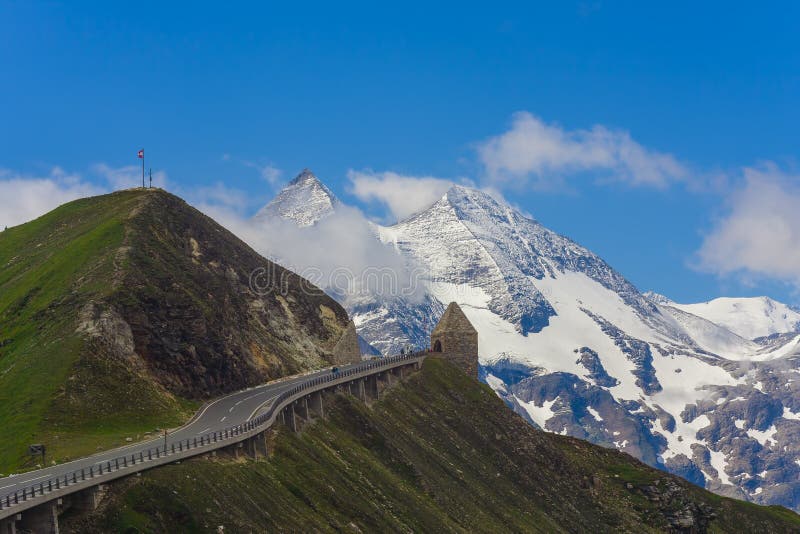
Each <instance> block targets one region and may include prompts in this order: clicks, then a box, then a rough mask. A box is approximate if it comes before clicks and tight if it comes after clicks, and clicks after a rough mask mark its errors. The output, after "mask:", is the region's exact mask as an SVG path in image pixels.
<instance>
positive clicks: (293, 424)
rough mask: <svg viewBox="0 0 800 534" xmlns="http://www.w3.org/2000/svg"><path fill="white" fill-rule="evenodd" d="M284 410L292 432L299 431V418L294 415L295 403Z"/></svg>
mask: <svg viewBox="0 0 800 534" xmlns="http://www.w3.org/2000/svg"><path fill="white" fill-rule="evenodd" d="M283 411H284V412H285V413H284V418H285V419H286V426H288V427H289V429H290V430H291V431H292V432H297V418H296V417H295V415H294V403H292V404H290V405H289V406H287V407H286V408H284V410H283Z"/></svg>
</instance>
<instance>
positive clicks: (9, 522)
mask: <svg viewBox="0 0 800 534" xmlns="http://www.w3.org/2000/svg"><path fill="white" fill-rule="evenodd" d="M19 517H20V516H19V514H17V515H16V516H13V517H9V518H6V519H0V534H17V519H19Z"/></svg>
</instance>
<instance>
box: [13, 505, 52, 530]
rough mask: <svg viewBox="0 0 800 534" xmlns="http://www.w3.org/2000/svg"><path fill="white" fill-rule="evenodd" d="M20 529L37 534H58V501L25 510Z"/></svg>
mask: <svg viewBox="0 0 800 534" xmlns="http://www.w3.org/2000/svg"><path fill="white" fill-rule="evenodd" d="M19 529H20V530H22V531H28V532H35V533H36V534H58V532H59V531H58V499H54V500H52V501H49V502H46V503H43V504H40V505H39V506H37V507H35V508H31V509H30V510H25V511H24V512H23V513H22V520H21V521H20V522H19Z"/></svg>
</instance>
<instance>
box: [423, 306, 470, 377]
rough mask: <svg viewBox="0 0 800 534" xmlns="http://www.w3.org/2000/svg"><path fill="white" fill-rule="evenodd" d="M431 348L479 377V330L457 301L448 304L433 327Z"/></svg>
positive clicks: (468, 372)
mask: <svg viewBox="0 0 800 534" xmlns="http://www.w3.org/2000/svg"><path fill="white" fill-rule="evenodd" d="M431 350H432V351H433V352H434V353H441V357H442V358H446V359H448V360H450V361H452V362H453V363H455V364H456V365H457V366H459V367H460V368H462V369H463V370H464V371H465V372H466V373H467V374H468V375H469V376H473V377H475V378H478V331H477V330H475V327H473V326H472V323H470V322H469V319H467V316H466V315H464V312H463V311H461V308H460V307H459V306H458V304H456V303H455V302H451V303H450V305H449V306H447V309H446V310H445V312H444V315H442V318H441V320H440V321H439V324H437V325H436V328H434V329H433V332H432V333H431Z"/></svg>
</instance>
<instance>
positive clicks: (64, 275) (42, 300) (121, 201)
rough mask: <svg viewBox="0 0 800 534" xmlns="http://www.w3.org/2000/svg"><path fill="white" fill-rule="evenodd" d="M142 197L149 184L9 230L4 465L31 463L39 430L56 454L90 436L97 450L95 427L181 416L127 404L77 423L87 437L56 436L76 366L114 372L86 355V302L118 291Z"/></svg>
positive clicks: (0, 249) (0, 265) (5, 235)
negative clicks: (82, 328)
mask: <svg viewBox="0 0 800 534" xmlns="http://www.w3.org/2000/svg"><path fill="white" fill-rule="evenodd" d="M140 201H141V193H139V192H124V193H118V194H115V195H107V196H102V197H95V198H90V199H84V200H80V201H76V202H72V203H69V204H66V205H64V206H62V207H60V208H58V209H56V210H54V211H52V212H50V213H48V214H47V215H44V216H43V217H40V218H39V219H36V220H35V221H32V222H30V223H28V224H25V225H22V226H18V227H15V228H11V229H9V230H6V231H5V232H2V233H0V421H2V425H0V443H2V447H0V472H5V471H6V470H9V469H11V468H13V467H15V466H17V465H19V464H20V463H23V462H24V461H25V459H26V458H25V450H26V448H27V445H28V444H30V443H31V442H32V441H34V440H35V441H42V440H44V439H46V441H47V443H48V444H53V445H54V447H53V448H54V449H55V450H54V452H55V453H56V454H59V453H69V452H71V449H72V448H74V445H75V444H79V443H80V442H82V441H85V442H86V443H85V444H84V446H82V447H81V446H80V445H79V448H80V449H81V450H92V449H88V442H92V441H93V440H94V439H95V437H98V436H101V437H102V436H103V435H107V434H108V433H113V434H120V433H123V434H124V433H126V432H129V431H133V430H136V429H141V428H143V427H150V426H152V425H154V424H155V422H156V421H158V422H161V423H163V422H165V421H167V422H169V421H170V419H174V415H175V410H174V409H172V408H174V406H169V407H168V408H169V409H167V410H166V412H169V415H170V416H172V417H169V416H168V417H164V416H165V415H166V414H165V411H164V410H162V411H158V410H156V411H153V412H151V413H147V414H137V415H136V416H135V417H133V418H131V417H129V416H130V413H129V411H123V412H122V413H117V414H115V415H114V416H113V417H110V418H106V420H105V421H103V423H104V424H100V425H93V428H92V429H87V428H83V429H77V428H76V429H75V430H78V431H79V433H80V434H81V436H82V437H81V438H75V439H74V440H73V439H72V438H70V437H68V436H66V435H65V436H63V440H64V444H63V445H61V444H57V442H56V441H54V436H55V435H57V434H56V432H57V429H54V428H53V427H52V421H48V418H49V417H48V416H49V414H50V413H51V412H52V410H53V409H57V399H58V398H59V396H60V394H61V392H62V391H63V386H64V384H65V383H67V381H68V380H69V379H70V376H74V373H76V372H79V373H80V374H82V375H83V376H84V377H85V378H86V379H95V378H97V377H98V376H102V375H105V374H106V373H105V371H107V369H96V368H94V369H93V368H92V365H91V364H89V363H88V362H83V361H81V354H82V353H83V352H84V348H85V347H84V341H83V340H82V339H81V337H80V336H78V335H77V334H76V333H75V328H76V326H77V319H78V313H77V312H78V309H77V308H78V306H79V305H80V304H81V303H83V302H85V301H87V300H90V299H97V298H102V297H103V296H105V295H107V294H108V292H109V291H110V289H111V288H110V285H109V283H108V281H109V280H110V279H112V278H113V276H114V271H115V269H116V268H118V267H119V266H116V265H115V264H114V261H115V254H114V252H115V251H116V250H117V249H118V248H119V247H120V246H121V245H122V244H123V242H124V240H125V226H124V222H125V219H126V218H127V217H128V216H129V214H130V212H131V211H132V210H133V209H135V208H136V206H137V205H138V204H139V202H140ZM111 377H113V374H112V375H111ZM111 379H112V378H106V379H105V380H111ZM48 438H49V439H48ZM73 441H74V443H73Z"/></svg>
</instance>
